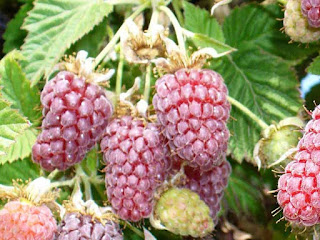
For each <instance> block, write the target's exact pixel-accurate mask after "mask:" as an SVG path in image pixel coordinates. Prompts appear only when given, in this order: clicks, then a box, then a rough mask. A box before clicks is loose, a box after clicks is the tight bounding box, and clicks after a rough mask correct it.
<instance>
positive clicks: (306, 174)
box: [277, 106, 320, 226]
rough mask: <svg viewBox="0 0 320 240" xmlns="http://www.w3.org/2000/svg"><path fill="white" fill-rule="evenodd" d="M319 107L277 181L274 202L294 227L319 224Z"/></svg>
mask: <svg viewBox="0 0 320 240" xmlns="http://www.w3.org/2000/svg"><path fill="white" fill-rule="evenodd" d="M319 108H320V106H318V107H316V109H315V110H314V112H313V114H312V118H313V119H312V120H310V121H309V122H308V124H307V126H306V128H305V133H304V135H303V137H302V138H301V140H300V141H299V143H298V151H297V153H296V155H295V156H294V160H293V161H292V162H290V163H289V164H288V165H287V166H286V168H285V173H284V174H283V175H282V176H281V177H280V178H279V181H278V189H279V192H278V195H277V200H278V203H279V205H280V207H281V208H282V209H283V215H284V217H285V218H286V219H287V220H288V221H290V222H292V223H295V224H298V225H303V226H312V225H315V224H318V223H320V201H319V197H320V121H319V119H320V111H319Z"/></svg>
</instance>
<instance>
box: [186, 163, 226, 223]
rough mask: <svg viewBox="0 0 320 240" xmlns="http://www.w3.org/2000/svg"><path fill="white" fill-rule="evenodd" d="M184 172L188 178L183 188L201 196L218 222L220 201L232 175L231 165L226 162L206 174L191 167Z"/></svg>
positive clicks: (187, 167)
mask: <svg viewBox="0 0 320 240" xmlns="http://www.w3.org/2000/svg"><path fill="white" fill-rule="evenodd" d="M184 171H185V174H186V177H187V178H186V182H185V183H184V184H183V185H182V187H185V188H189V189H190V190H191V191H193V192H195V193H197V194H199V196H200V198H201V200H203V201H204V202H205V203H206V204H207V205H208V207H209V208H210V216H211V217H212V219H213V220H214V222H216V221H217V215H218V212H219V211H220V201H221V199H222V197H223V192H224V189H225V188H226V186H227V185H228V180H229V176H230V173H231V166H230V163H229V162H228V161H226V160H225V161H223V162H222V163H221V164H220V165H218V166H215V167H214V168H213V169H211V170H209V171H206V172H200V171H199V169H195V168H191V167H189V166H186V167H185V169H184Z"/></svg>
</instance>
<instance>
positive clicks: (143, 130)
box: [101, 116, 168, 221]
mask: <svg viewBox="0 0 320 240" xmlns="http://www.w3.org/2000/svg"><path fill="white" fill-rule="evenodd" d="M101 149H102V150H103V152H104V159H105V161H106V165H107V166H106V169H105V171H106V188H107V195H108V199H109V201H110V202H111V205H112V207H113V208H114V209H115V210H116V213H117V214H118V215H119V217H120V218H121V219H125V220H130V221H139V220H140V219H142V218H147V217H148V216H149V215H150V214H151V212H152V207H153V195H154V192H155V190H156V188H157V187H158V186H160V185H161V183H162V182H163V181H164V179H165V176H166V173H167V169H168V150H167V148H166V147H165V144H164V141H163V139H162V137H161V135H160V133H159V130H158V126H157V125H155V124H153V123H147V124H146V125H145V124H144V122H143V121H142V120H137V119H133V118H132V117H130V116H123V117H121V118H119V119H115V120H113V121H112V122H110V124H109V125H108V127H107V128H106V134H105V136H104V138H103V139H102V141H101Z"/></svg>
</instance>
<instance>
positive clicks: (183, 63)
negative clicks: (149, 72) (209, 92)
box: [152, 37, 234, 75]
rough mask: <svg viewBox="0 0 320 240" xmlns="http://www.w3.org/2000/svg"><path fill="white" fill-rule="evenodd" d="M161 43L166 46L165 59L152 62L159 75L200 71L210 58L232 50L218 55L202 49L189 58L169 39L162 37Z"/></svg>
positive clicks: (222, 54) (212, 51)
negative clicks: (182, 70) (184, 69)
mask: <svg viewBox="0 0 320 240" xmlns="http://www.w3.org/2000/svg"><path fill="white" fill-rule="evenodd" d="M163 42H164V43H165V46H166V56H167V57H166V58H157V59H155V60H153V61H152V62H153V63H155V65H156V69H157V71H158V73H159V74H161V75H162V74H163V73H173V72H176V71H177V70H179V69H182V68H188V69H192V68H195V69H201V68H202V67H203V65H205V64H206V63H207V61H208V59H210V58H219V57H222V56H224V55H227V54H229V53H231V52H232V51H234V50H233V49H232V50H229V51H226V52H223V53H218V52H217V51H216V50H215V49H213V48H202V49H199V50H198V51H195V52H193V53H192V54H191V55H190V56H188V55H187V53H186V52H185V51H182V50H181V49H180V48H179V46H178V45H177V44H176V43H175V42H174V41H172V40H171V39H169V38H167V37H164V38H163Z"/></svg>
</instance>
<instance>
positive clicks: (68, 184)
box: [50, 177, 77, 188]
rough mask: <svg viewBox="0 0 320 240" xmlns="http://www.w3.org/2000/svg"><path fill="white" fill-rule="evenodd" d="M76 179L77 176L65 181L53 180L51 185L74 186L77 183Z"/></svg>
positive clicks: (53, 186) (54, 186)
mask: <svg viewBox="0 0 320 240" xmlns="http://www.w3.org/2000/svg"><path fill="white" fill-rule="evenodd" d="M76 179H77V177H74V178H72V179H69V180H65V181H58V182H53V183H51V185H50V187H51V188H57V187H65V186H68V187H72V186H73V185H74V184H75V182H76Z"/></svg>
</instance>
